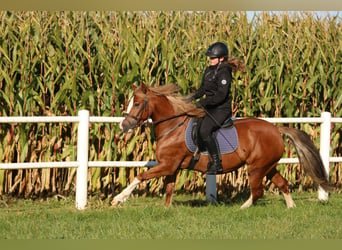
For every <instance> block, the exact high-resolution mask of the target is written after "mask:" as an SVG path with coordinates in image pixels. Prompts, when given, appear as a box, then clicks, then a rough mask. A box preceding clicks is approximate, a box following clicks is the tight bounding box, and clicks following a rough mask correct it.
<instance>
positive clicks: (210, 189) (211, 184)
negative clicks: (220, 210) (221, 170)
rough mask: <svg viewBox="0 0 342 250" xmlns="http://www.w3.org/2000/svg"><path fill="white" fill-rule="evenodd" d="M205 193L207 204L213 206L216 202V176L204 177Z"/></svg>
mask: <svg viewBox="0 0 342 250" xmlns="http://www.w3.org/2000/svg"><path fill="white" fill-rule="evenodd" d="M205 181H206V186H205V193H206V199H207V202H208V203H211V204H215V203H216V202H217V190H216V175H208V174H207V177H206V180H205Z"/></svg>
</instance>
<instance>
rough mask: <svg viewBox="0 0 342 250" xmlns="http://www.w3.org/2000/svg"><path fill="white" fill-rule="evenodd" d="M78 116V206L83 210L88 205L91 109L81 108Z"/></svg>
mask: <svg viewBox="0 0 342 250" xmlns="http://www.w3.org/2000/svg"><path fill="white" fill-rule="evenodd" d="M78 118H79V123H78V131H77V162H78V167H77V175H76V208H77V209H79V210H82V209H85V208H86V205H87V189H88V188H87V183H88V146H89V145H88V144H89V111H88V110H80V111H79V112H78Z"/></svg>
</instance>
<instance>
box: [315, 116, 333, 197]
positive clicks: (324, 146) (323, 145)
mask: <svg viewBox="0 0 342 250" xmlns="http://www.w3.org/2000/svg"><path fill="white" fill-rule="evenodd" d="M321 117H322V118H323V122H322V124H321V139H320V154H321V157H322V161H323V164H324V168H325V172H326V174H327V176H328V179H329V171H330V168H329V160H330V130H331V114H330V113H329V112H322V114H321ZM328 198H329V194H328V192H325V191H324V189H323V188H322V187H321V186H319V187H318V199H319V200H323V201H327V200H328Z"/></svg>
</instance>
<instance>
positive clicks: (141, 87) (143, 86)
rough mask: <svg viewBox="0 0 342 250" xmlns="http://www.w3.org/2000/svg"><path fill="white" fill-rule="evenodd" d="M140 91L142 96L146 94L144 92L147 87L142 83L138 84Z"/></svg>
mask: <svg viewBox="0 0 342 250" xmlns="http://www.w3.org/2000/svg"><path fill="white" fill-rule="evenodd" d="M140 89H141V90H142V92H143V93H144V94H146V92H147V90H148V87H147V86H146V85H145V84H144V83H143V82H141V83H140Z"/></svg>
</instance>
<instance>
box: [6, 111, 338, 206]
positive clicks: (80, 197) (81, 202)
mask: <svg viewBox="0 0 342 250" xmlns="http://www.w3.org/2000/svg"><path fill="white" fill-rule="evenodd" d="M261 119H264V120H266V121H269V122H271V123H321V138H320V154H321V157H322V160H323V163H324V166H325V169H326V172H327V173H329V163H330V162H342V157H330V133H331V131H330V127H331V123H342V118H332V117H331V114H330V113H328V112H323V113H322V115H321V117H315V118H261ZM122 120H123V117H94V116H89V111H88V110H80V111H79V112H78V116H24V117H23V116H13V117H0V123H59V122H66V123H68V122H69V123H76V122H77V123H79V126H78V139H77V161H69V162H22V163H0V169H34V168H68V167H77V178H76V208H77V209H79V210H83V209H85V208H86V205H87V173H88V168H89V167H145V166H147V167H149V166H153V165H155V164H156V162H155V161H88V151H89V148H88V143H89V142H88V138H89V123H118V122H121V121H122ZM298 162H299V160H298V158H282V159H280V161H279V163H280V164H284V163H298ZM209 180H210V183H209V182H208V181H209ZM208 197H211V198H210V199H212V197H214V198H215V199H216V178H211V179H209V178H208V179H207V199H208ZM318 197H319V199H323V200H326V199H328V196H327V194H326V193H325V192H324V191H323V190H322V189H319V191H318Z"/></svg>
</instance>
